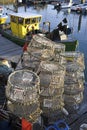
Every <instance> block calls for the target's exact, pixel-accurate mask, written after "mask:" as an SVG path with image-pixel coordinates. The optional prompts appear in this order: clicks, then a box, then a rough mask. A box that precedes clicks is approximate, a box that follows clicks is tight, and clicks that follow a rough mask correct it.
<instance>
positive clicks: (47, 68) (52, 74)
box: [38, 61, 65, 90]
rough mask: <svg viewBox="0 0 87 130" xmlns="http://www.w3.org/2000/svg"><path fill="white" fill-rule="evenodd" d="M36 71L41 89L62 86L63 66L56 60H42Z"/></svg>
mask: <svg viewBox="0 0 87 130" xmlns="http://www.w3.org/2000/svg"><path fill="white" fill-rule="evenodd" d="M38 73H39V77H40V87H41V90H45V89H46V88H48V87H50V88H51V89H55V88H61V87H64V75H65V68H64V67H63V66H61V65H59V64H58V63H57V62H52V61H42V62H41V64H40V68H39V71H38Z"/></svg>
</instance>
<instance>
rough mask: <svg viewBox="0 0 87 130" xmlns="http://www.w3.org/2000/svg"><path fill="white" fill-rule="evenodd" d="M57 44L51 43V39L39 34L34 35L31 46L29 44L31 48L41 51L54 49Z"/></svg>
mask: <svg viewBox="0 0 87 130" xmlns="http://www.w3.org/2000/svg"><path fill="white" fill-rule="evenodd" d="M54 44H55V42H53V41H51V40H50V39H48V38H46V37H44V36H41V35H39V34H37V35H34V36H33V38H32V40H31V42H30V44H29V46H28V47H29V48H30V46H31V47H33V48H39V49H48V50H49V49H50V48H53V46H54Z"/></svg>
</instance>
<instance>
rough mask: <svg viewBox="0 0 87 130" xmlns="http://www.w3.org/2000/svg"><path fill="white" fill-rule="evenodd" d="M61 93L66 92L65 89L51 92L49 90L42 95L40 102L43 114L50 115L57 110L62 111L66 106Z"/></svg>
mask: <svg viewBox="0 0 87 130" xmlns="http://www.w3.org/2000/svg"><path fill="white" fill-rule="evenodd" d="M60 91H62V92H63V91H64V89H63V88H61V90H60V89H58V88H57V89H56V90H53V91H51V92H50V90H49V88H48V89H46V90H44V91H43V92H41V93H40V97H39V101H40V108H41V110H42V112H43V113H45V114H47V115H49V114H50V113H53V114H54V112H55V111H56V110H61V109H62V108H63V106H64V101H63V97H62V95H61V92H60Z"/></svg>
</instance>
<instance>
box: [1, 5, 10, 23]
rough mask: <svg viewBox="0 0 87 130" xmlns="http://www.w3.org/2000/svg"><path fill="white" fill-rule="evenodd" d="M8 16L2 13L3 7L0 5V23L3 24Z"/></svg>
mask: <svg viewBox="0 0 87 130" xmlns="http://www.w3.org/2000/svg"><path fill="white" fill-rule="evenodd" d="M7 18H8V16H7V15H5V14H4V12H3V7H0V24H4V23H5V22H6V20H7Z"/></svg>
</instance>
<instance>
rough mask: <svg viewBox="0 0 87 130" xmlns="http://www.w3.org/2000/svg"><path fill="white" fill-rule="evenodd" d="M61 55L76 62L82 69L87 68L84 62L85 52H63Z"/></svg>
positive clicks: (67, 60) (69, 60)
mask: <svg viewBox="0 0 87 130" xmlns="http://www.w3.org/2000/svg"><path fill="white" fill-rule="evenodd" d="M61 57H65V59H66V62H65V63H68V62H73V63H76V64H77V65H78V66H79V68H80V69H82V70H84V69H85V64H84V54H83V53H81V52H65V53H61Z"/></svg>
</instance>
